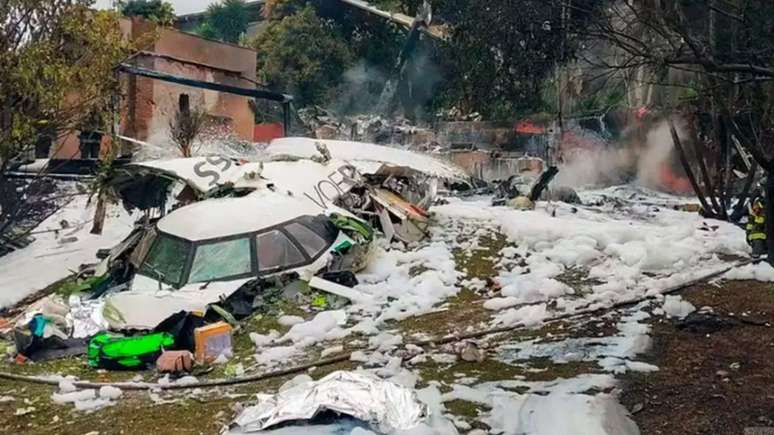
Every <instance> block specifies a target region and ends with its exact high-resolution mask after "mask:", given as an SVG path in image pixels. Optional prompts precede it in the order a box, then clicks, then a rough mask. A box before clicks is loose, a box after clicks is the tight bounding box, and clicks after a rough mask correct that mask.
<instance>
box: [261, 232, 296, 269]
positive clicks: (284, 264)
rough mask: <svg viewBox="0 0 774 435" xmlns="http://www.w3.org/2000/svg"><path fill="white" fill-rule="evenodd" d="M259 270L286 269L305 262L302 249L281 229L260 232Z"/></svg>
mask: <svg viewBox="0 0 774 435" xmlns="http://www.w3.org/2000/svg"><path fill="white" fill-rule="evenodd" d="M256 240H257V242H258V270H259V271H261V272H265V271H270V270H274V269H284V268H288V267H292V266H296V265H299V264H303V263H304V262H305V259H304V256H303V255H302V254H301V251H299V250H298V248H296V246H295V245H294V244H293V242H291V241H290V239H288V237H287V236H286V235H285V234H283V233H282V232H280V231H279V230H274V231H270V232H268V233H264V234H259V235H258V236H257V237H256Z"/></svg>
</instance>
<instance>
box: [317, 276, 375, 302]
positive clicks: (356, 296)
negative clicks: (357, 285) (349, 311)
mask: <svg viewBox="0 0 774 435" xmlns="http://www.w3.org/2000/svg"><path fill="white" fill-rule="evenodd" d="M309 287H311V288H313V289H317V290H322V291H324V292H327V293H330V294H334V295H336V296H341V297H343V298H347V299H349V300H350V301H352V302H355V303H369V302H373V297H371V295H368V294H365V293H362V292H360V291H357V290H355V289H352V288H349V287H346V286H343V285H341V284H337V283H335V282H332V281H328V280H325V279H322V278H318V277H314V278H312V279H311V280H310V281H309Z"/></svg>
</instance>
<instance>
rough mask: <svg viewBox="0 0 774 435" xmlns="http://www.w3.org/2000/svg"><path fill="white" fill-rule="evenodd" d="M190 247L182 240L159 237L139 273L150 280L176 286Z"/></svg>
mask: <svg viewBox="0 0 774 435" xmlns="http://www.w3.org/2000/svg"><path fill="white" fill-rule="evenodd" d="M189 249H190V245H189V244H188V243H186V242H185V241H183V240H179V239H174V238H172V237H169V236H165V235H160V236H159V237H157V238H156V241H155V242H154V243H153V246H152V247H151V249H150V252H148V256H147V257H146V258H145V261H144V262H143V264H142V268H141V269H140V271H141V272H142V273H143V274H145V275H147V276H150V277H152V278H155V279H158V280H160V281H163V282H166V283H168V284H173V285H178V284H179V283H180V280H181V278H182V275H183V270H184V269H185V264H186V261H187V260H188V250H189Z"/></svg>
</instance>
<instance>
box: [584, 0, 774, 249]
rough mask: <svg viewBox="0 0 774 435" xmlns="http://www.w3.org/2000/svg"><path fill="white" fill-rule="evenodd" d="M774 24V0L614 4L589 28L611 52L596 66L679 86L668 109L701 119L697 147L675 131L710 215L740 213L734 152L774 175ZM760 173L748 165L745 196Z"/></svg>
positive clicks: (772, 191)
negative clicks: (733, 197)
mask: <svg viewBox="0 0 774 435" xmlns="http://www.w3.org/2000/svg"><path fill="white" fill-rule="evenodd" d="M772 28H774V2H771V1H770V0H722V1H720V0H706V1H703V2H686V1H680V0H647V1H646V0H626V1H624V0H614V1H612V2H611V5H610V7H609V8H607V13H606V15H605V17H604V19H600V20H597V21H595V22H594V23H592V24H591V25H590V26H588V28H587V29H585V32H586V35H585V36H586V37H587V38H588V39H589V40H590V41H596V42H597V43H599V44H602V45H606V46H608V47H611V48H612V50H608V51H606V52H605V54H604V55H603V56H597V57H595V58H593V59H587V61H588V62H590V63H591V64H592V65H595V66H597V67H599V68H601V69H604V70H606V71H607V72H609V73H610V74H620V75H621V76H623V77H626V78H627V79H629V80H632V81H634V82H636V83H635V85H639V86H650V85H653V84H655V85H656V86H658V87H661V88H662V89H670V92H669V94H670V96H671V97H672V98H667V99H665V100H666V101H661V102H660V103H661V109H662V110H663V111H664V112H666V113H670V112H671V113H672V114H680V115H689V117H690V118H692V119H693V120H694V122H693V127H694V128H693V130H694V133H695V134H694V135H693V137H692V140H691V141H690V142H691V143H692V144H691V147H692V149H691V148H688V145H687V144H685V143H683V142H682V141H681V140H680V138H679V137H678V135H677V131H676V129H675V128H674V125H672V135H673V140H674V143H675V148H676V149H677V151H678V153H679V155H680V157H681V160H682V162H683V165H684V167H685V169H686V173H687V175H688V177H689V178H690V181H691V184H692V186H693V188H694V190H695V191H696V194H697V196H698V197H699V199H700V201H701V202H702V207H703V209H704V211H705V213H706V214H707V215H708V216H711V217H717V218H721V219H727V218H729V216H731V215H733V214H738V213H732V212H731V195H732V193H733V192H732V189H731V187H730V180H731V172H732V171H731V157H732V155H733V154H734V150H735V149H737V148H742V149H743V150H744V151H742V154H746V153H749V154H750V155H752V156H753V157H754V161H755V163H757V166H760V168H761V169H763V171H765V172H766V173H767V174H768V173H770V172H771V171H772V170H774V152H773V151H774V147H772V143H773V142H772V139H774V116H772V115H774V98H773V97H772V90H773V89H772V81H773V80H774V33H773V32H771V29H772ZM689 156H691V157H692V158H689ZM756 170H757V168H756V165H751V166H750V167H749V169H748V178H747V180H745V183H744V191H743V192H742V193H743V195H746V194H747V192H746V191H749V190H750V188H751V186H752V184H753V177H754V176H755V175H754V174H755V171H756ZM767 179H768V180H769V183H768V184H767V194H768V195H767V196H768V198H769V201H767V204H768V205H767V214H768V216H769V219H767V235H768V237H767V240H768V244H769V258H770V259H771V260H772V261H774V220H773V219H772V218H774V201H773V200H774V179H772V178H771V177H768V178H767ZM735 211H737V212H738V211H739V208H738V207H737V209H736V210H735Z"/></svg>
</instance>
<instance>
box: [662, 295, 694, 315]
mask: <svg viewBox="0 0 774 435" xmlns="http://www.w3.org/2000/svg"><path fill="white" fill-rule="evenodd" d="M662 309H663V310H664V312H665V313H666V315H667V316H669V317H676V318H678V319H684V318H685V316H687V315H689V314H691V313H692V312H694V311H696V307H694V306H693V304H691V303H690V302H688V301H686V300H683V298H682V297H681V296H679V295H675V296H666V297H664V306H663V307H662Z"/></svg>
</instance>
